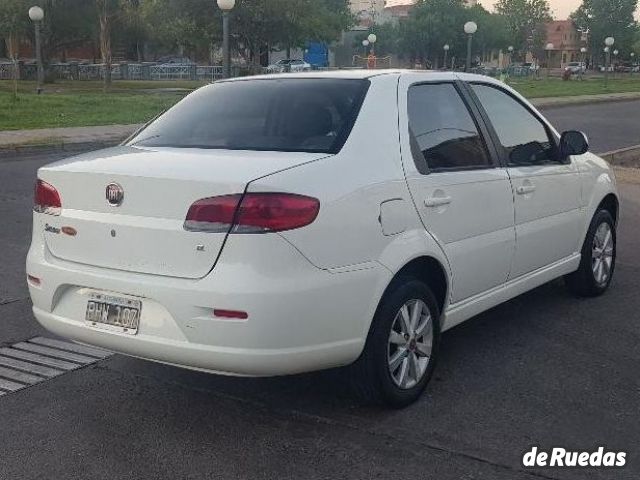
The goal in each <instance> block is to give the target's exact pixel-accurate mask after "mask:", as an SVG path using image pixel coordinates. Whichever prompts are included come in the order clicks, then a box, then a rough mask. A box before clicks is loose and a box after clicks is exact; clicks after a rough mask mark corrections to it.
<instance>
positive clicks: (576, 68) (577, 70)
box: [564, 62, 587, 75]
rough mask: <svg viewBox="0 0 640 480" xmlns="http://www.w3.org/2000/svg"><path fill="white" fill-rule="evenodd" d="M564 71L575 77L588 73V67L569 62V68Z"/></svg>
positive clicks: (582, 63)
mask: <svg viewBox="0 0 640 480" xmlns="http://www.w3.org/2000/svg"><path fill="white" fill-rule="evenodd" d="M564 69H565V70H566V71H567V72H571V73H572V74H574V75H579V74H582V73H586V71H587V65H586V63H584V62H569V63H567V66H566V67H564Z"/></svg>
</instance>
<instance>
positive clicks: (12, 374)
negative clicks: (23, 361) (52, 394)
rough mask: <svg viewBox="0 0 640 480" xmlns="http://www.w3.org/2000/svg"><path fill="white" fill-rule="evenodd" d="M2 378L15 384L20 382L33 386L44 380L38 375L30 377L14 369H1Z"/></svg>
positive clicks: (0, 376)
mask: <svg viewBox="0 0 640 480" xmlns="http://www.w3.org/2000/svg"><path fill="white" fill-rule="evenodd" d="M0 378H6V379H7V380H11V381H14V382H20V383H24V384H30V385H33V384H34V383H40V382H41V381H42V380H44V378H42V377H38V376H36V375H29V374H28V373H24V372H21V371H20V370H14V369H13V368H7V367H0Z"/></svg>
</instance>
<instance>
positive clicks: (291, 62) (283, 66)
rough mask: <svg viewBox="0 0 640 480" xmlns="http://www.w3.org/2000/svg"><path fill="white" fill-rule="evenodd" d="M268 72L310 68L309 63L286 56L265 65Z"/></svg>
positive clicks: (295, 70)
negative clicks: (267, 65)
mask: <svg viewBox="0 0 640 480" xmlns="http://www.w3.org/2000/svg"><path fill="white" fill-rule="evenodd" d="M267 69H268V71H269V72H270V73H284V72H293V73H295V72H304V71H309V70H311V65H310V64H308V63H307V62H305V61H304V60H297V59H290V58H286V59H283V60H279V61H278V62H276V63H274V64H273V65H269V67H267Z"/></svg>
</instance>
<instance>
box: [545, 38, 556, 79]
mask: <svg viewBox="0 0 640 480" xmlns="http://www.w3.org/2000/svg"><path fill="white" fill-rule="evenodd" d="M554 48H556V47H555V45H554V44H553V43H551V42H549V43H547V46H546V47H545V50H546V51H547V80H548V79H549V77H550V76H551V52H552V51H553V49H554Z"/></svg>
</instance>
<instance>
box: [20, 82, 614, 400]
mask: <svg viewBox="0 0 640 480" xmlns="http://www.w3.org/2000/svg"><path fill="white" fill-rule="evenodd" d="M587 150H588V145H587V140H586V138H585V136H584V135H583V134H581V133H579V132H566V133H564V134H563V135H562V136H561V135H559V134H558V133H557V132H556V131H555V130H554V128H553V127H552V126H551V125H550V124H549V123H548V122H547V120H545V119H544V117H543V116H542V115H541V114H540V113H539V112H538V111H536V109H535V108H534V107H532V106H531V105H530V104H529V103H528V102H527V101H526V100H525V99H524V98H523V97H521V96H520V95H519V94H518V93H516V92H515V91H513V90H511V89H510V88H509V87H507V86H506V85H504V84H503V83H500V82H498V81H495V80H492V79H490V78H487V77H483V76H475V75H465V74H455V73H446V72H403V71H375V72H370V71H350V72H337V73H314V74H311V75H309V74H304V75H303V74H290V75H284V76H283V75H273V76H264V77H256V78H250V79H247V78H243V79H240V80H228V81H221V82H216V83H215V84H213V85H210V86H207V87H204V88H201V89H200V90H198V91H196V92H195V93H193V94H191V95H189V96H188V97H186V98H185V99H184V100H182V101H181V102H180V103H178V104H177V105H176V106H174V107H173V108H171V109H170V110H169V111H167V112H166V113H165V114H163V115H162V116H160V117H159V118H158V119H157V120H155V121H154V122H152V123H151V124H150V125H149V126H147V127H146V128H145V129H144V130H142V131H141V132H139V133H138V134H137V135H136V136H135V137H134V138H132V139H130V140H129V141H127V142H126V143H125V144H124V145H122V146H120V147H116V148H111V149H107V150H103V151H98V152H94V153H88V154H84V155H80V156H77V157H74V158H70V159H68V160H63V161H60V162H57V163H53V164H51V165H48V166H46V167H43V168H41V169H40V170H39V171H38V180H37V186H36V193H35V207H34V215H33V240H32V245H31V249H30V251H29V255H28V258H27V274H28V284H29V291H30V294H31V298H32V300H33V305H34V307H33V311H34V313H35V316H36V318H37V319H38V320H39V322H40V323H41V324H42V325H43V326H44V327H46V328H47V329H49V330H51V331H52V332H54V333H56V334H58V335H60V336H63V337H67V338H70V339H73V340H75V341H78V342H81V343H85V344H89V345H95V346H99V347H104V348H106V349H109V350H113V351H116V352H121V353H124V354H127V355H132V356H135V357H139V358H144V359H150V360H155V361H158V362H163V363H167V364H171V365H177V366H181V367H186V368H190V369H196V370H201V371H207V372H216V373H223V374H230V375H243V376H271V375H285V374H295V373H300V372H307V371H312V370H319V369H326V368H331V367H338V366H347V365H350V369H351V372H352V373H353V376H352V378H353V382H354V386H356V387H357V389H358V391H359V392H360V393H362V394H363V395H364V396H365V397H366V398H368V399H370V400H375V401H382V402H385V403H387V404H389V405H392V406H396V407H398V406H404V405H407V404H409V403H410V402H412V401H414V400H415V399H416V398H418V396H419V395H420V393H421V392H422V391H423V389H424V388H425V386H426V384H427V382H428V381H429V379H430V377H431V375H432V372H433V369H434V366H435V362H436V360H437V358H438V350H439V345H440V334H441V332H443V331H445V330H448V329H450V328H452V327H454V326H456V325H458V324H460V323H461V322H464V321H465V320H467V319H469V318H471V317H473V316H475V315H477V314H479V313H481V312H483V311H485V310H487V309H490V308H492V307H494V306H496V305H498V304H500V303H502V302H504V301H506V300H509V299H510V298H513V297H515V296H517V295H520V294H522V293H524V292H526V291H528V290H531V289H533V288H535V287H538V286H539V285H542V284H544V283H546V282H549V281H551V280H553V279H555V278H558V277H563V276H564V277H565V279H566V283H567V284H568V286H569V287H570V289H571V290H572V291H573V292H576V293H578V294H580V295H585V296H595V295H600V294H602V293H603V292H605V291H606V290H607V288H608V287H609V285H610V282H611V279H612V276H613V273H614V267H615V259H616V225H617V221H618V194H617V193H616V182H615V178H614V175H613V173H612V171H611V169H610V168H609V166H608V164H607V163H606V162H605V161H603V160H601V159H600V158H598V157H597V156H596V155H593V154H591V153H588V152H587ZM559 321H561V319H559Z"/></svg>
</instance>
